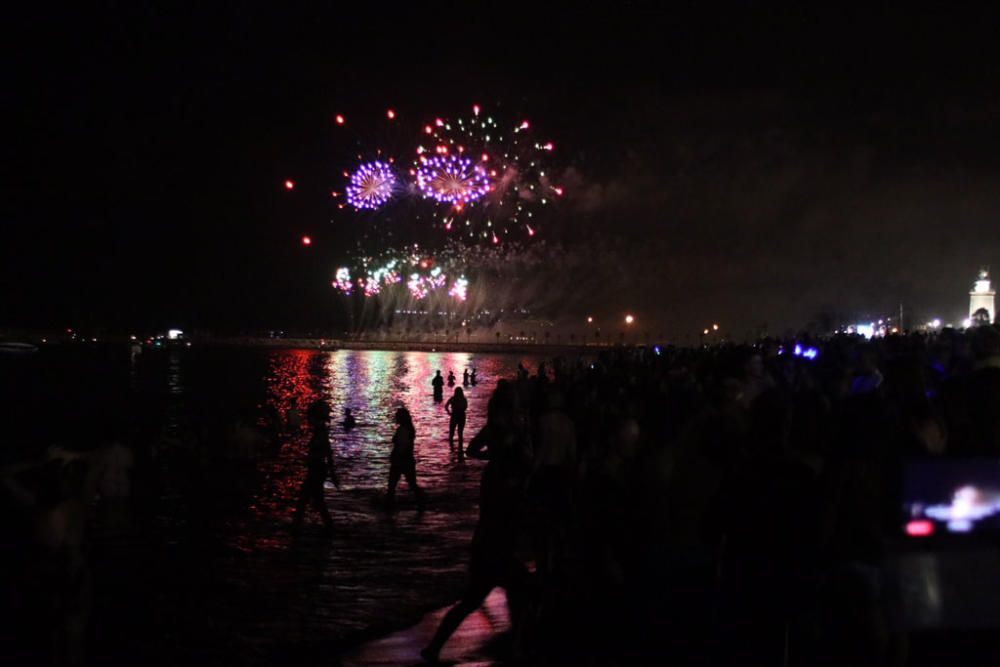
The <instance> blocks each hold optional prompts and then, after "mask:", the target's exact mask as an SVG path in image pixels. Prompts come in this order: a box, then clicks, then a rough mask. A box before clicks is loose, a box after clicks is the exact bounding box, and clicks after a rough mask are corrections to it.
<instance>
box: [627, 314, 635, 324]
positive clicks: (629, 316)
mask: <svg viewBox="0 0 1000 667" xmlns="http://www.w3.org/2000/svg"><path fill="white" fill-rule="evenodd" d="M633 322H635V318H634V317H632V316H631V315H626V316H625V324H632V323H633Z"/></svg>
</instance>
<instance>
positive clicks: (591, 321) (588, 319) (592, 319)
mask: <svg viewBox="0 0 1000 667" xmlns="http://www.w3.org/2000/svg"><path fill="white" fill-rule="evenodd" d="M593 323H594V318H593V317H589V316H588V317H587V324H593Z"/></svg>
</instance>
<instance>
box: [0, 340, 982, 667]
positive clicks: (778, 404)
mask: <svg viewBox="0 0 1000 667" xmlns="http://www.w3.org/2000/svg"><path fill="white" fill-rule="evenodd" d="M449 375H450V376H451V378H450V379H449V381H448V386H449V387H453V388H452V389H451V390H450V393H451V396H450V397H449V398H448V400H447V402H446V403H445V405H444V409H445V411H446V412H447V413H448V415H449V438H448V439H449V445H450V446H451V447H456V448H457V452H458V453H459V454H460V455H462V456H468V457H470V458H481V459H485V460H486V466H485V467H484V469H483V473H482V482H481V495H480V499H479V513H480V514H479V521H478V524H477V527H476V529H475V533H474V536H473V538H472V544H471V550H470V558H469V574H468V582H467V586H466V590H465V593H464V595H463V596H462V598H461V600H460V601H459V602H458V603H457V604H456V605H455V606H454V607H453V608H452V609H450V610H449V612H448V613H447V614H446V615H445V617H444V618H443V620H442V622H441V625H440V628H439V629H438V631H437V633H436V634H435V636H434V638H433V639H432V641H431V642H430V643H429V645H428V646H427V647H425V648H424V650H423V653H422V655H423V656H424V658H425V659H427V660H428V661H436V660H438V659H439V656H440V655H441V653H442V651H443V650H444V648H445V647H446V646H447V643H448V640H449V638H450V637H451V635H452V634H453V633H454V631H455V630H456V629H457V627H458V626H459V625H460V624H461V622H462V620H463V619H464V618H465V617H466V616H468V615H469V614H470V613H471V612H472V611H474V610H475V609H476V608H477V607H478V606H479V605H480V604H482V602H483V601H484V599H485V598H486V596H487V595H488V594H489V593H490V592H491V590H493V589H494V588H496V587H501V588H504V589H505V590H506V592H507V595H508V601H509V608H510V612H511V618H512V623H513V632H512V633H511V634H512V642H511V649H510V650H511V651H512V653H513V656H514V658H515V659H516V660H520V659H523V660H526V661H528V660H534V661H537V662H539V663H545V662H549V663H560V664H564V663H573V664H577V663H580V664H649V663H652V662H656V663H658V664H659V663H666V662H669V663H670V664H692V665H699V664H710V665H735V664H740V665H772V664H773V665H788V664H794V665H829V666H833V665H844V664H851V665H901V664H903V663H904V662H905V660H906V653H907V632H906V625H905V623H904V612H905V609H904V608H903V607H904V605H903V599H902V596H901V593H900V590H899V586H898V581H899V572H896V571H894V569H893V562H892V561H891V559H889V558H888V557H887V556H888V555H889V553H890V551H891V550H892V548H893V544H894V542H896V541H898V540H900V539H901V538H902V537H903V534H902V532H901V529H900V526H901V523H900V511H899V510H900V485H901V475H902V469H903V466H904V464H905V463H906V462H907V461H911V460H914V459H929V460H933V459H935V458H951V457H954V458H961V459H982V458H992V459H994V460H1000V330H998V329H997V328H996V327H995V326H990V325H985V326H979V327H977V328H975V329H971V330H968V331H953V330H947V329H946V330H944V331H941V332H938V333H936V334H934V335H921V334H910V335H898V336H889V337H887V338H883V339H876V340H872V341H867V340H865V339H863V338H860V337H854V336H850V337H848V336H842V337H836V338H833V339H828V340H822V341H820V340H808V339H803V340H798V341H778V340H764V341H760V342H758V343H757V344H754V345H716V346H710V347H701V348H688V349H685V348H673V347H664V348H660V347H644V348H629V347H618V348H605V349H604V350H602V351H600V352H598V353H596V354H592V355H585V356H582V357H579V358H572V359H566V358H557V359H554V360H552V361H551V362H550V363H548V364H545V363H543V364H540V365H539V367H538V368H536V369H533V370H529V369H528V368H526V367H524V366H519V368H518V372H517V375H516V376H515V377H512V378H505V379H501V380H500V381H499V382H498V383H497V386H496V389H495V391H494V392H493V394H492V397H491V398H490V400H489V403H488V407H487V415H486V424H485V426H484V427H483V428H482V429H481V430H480V431H479V432H477V433H472V434H470V435H471V438H469V439H468V442H466V437H465V432H464V428H465V423H466V413H467V411H468V407H469V405H468V401H467V399H466V397H465V396H464V392H463V388H462V387H461V386H455V385H457V384H458V382H457V380H456V379H455V378H454V374H453V373H449ZM463 380H464V382H463V384H465V385H466V386H470V385H474V384H476V381H477V380H476V374H475V371H474V370H473V371H472V372H471V373H470V372H466V373H465V374H464V377H463ZM445 383H446V380H445V378H444V377H442V376H441V375H440V372H439V373H438V374H437V376H436V377H435V378H434V380H433V384H432V391H433V398H434V400H437V401H443V400H444V396H443V388H444V385H445ZM415 400H419V399H415ZM424 400H428V399H424ZM302 407H303V408H304V409H303V410H302V411H301V412H300V408H299V406H298V405H297V404H294V403H293V405H292V407H291V408H290V409H289V410H288V413H287V415H286V417H285V420H286V421H287V422H288V424H287V426H288V427H289V428H290V429H292V430H294V431H298V430H299V429H300V428H301V429H302V430H303V431H304V432H308V435H309V445H308V448H307V452H308V453H307V456H306V460H305V468H306V474H305V476H304V482H303V483H302V486H301V490H300V494H299V497H298V503H297V506H296V509H295V515H294V517H295V522H296V525H298V523H299V522H300V521H301V520H302V519H303V517H304V516H305V512H306V510H307V508H309V507H310V506H311V508H312V509H313V510H315V511H316V512H318V514H319V516H320V518H321V519H322V521H323V523H324V526H325V527H326V528H327V530H332V529H333V522H332V520H331V517H330V513H329V510H328V508H327V507H326V502H327V501H326V499H325V498H324V490H323V489H324V485H325V482H326V480H327V479H331V481H333V483H334V484H335V485H336V484H338V480H337V477H336V469H335V465H334V459H333V457H332V456H331V452H330V441H331V436H330V431H329V429H330V427H331V416H330V408H329V406H328V405H327V404H325V403H323V402H318V403H316V404H313V405H309V406H302ZM393 417H394V421H395V425H396V429H395V432H394V435H393V437H392V442H391V445H390V444H388V443H387V449H391V451H390V454H389V462H390V471H389V479H388V500H389V507H390V509H391V508H392V506H393V504H392V501H393V499H394V497H395V491H396V486H397V484H398V482H399V480H400V479H401V478H405V479H406V480H407V487H408V489H407V490H408V491H410V492H411V493H412V494H413V495H414V497H415V499H416V505H417V509H418V511H421V510H423V508H424V504H425V497H424V492H423V489H422V488H421V487H420V486H419V484H418V477H419V460H418V459H417V457H416V456H415V452H416V451H417V448H416V446H415V445H416V444H417V442H418V430H417V427H416V426H415V425H414V423H413V418H412V416H411V415H410V413H409V411H408V410H407V409H406V408H405V407H400V408H399V409H397V410H396V412H395V414H394V415H393ZM244 423H245V424H250V425H253V424H254V423H255V420H254V418H253V417H252V416H248V417H246V418H245V419H242V420H238V422H237V425H239V424H244ZM340 425H341V426H342V427H343V429H344V430H345V431H350V430H352V429H355V428H362V427H366V426H370V425H368V424H359V423H358V422H357V421H356V419H355V418H354V416H353V415H352V414H351V411H350V410H345V412H344V417H343V421H342V422H340ZM247 428H250V427H247ZM251 430H252V429H251ZM250 435H252V436H253V437H250ZM250 435H245V434H244V435H241V433H239V432H235V433H233V434H230V436H231V437H229V439H230V440H233V441H234V442H244V441H247V442H253V443H257V444H254V445H253V446H252V447H250V448H251V449H253V450H254V451H255V452H256V451H258V450H260V449H261V445H260V442H265V441H266V440H267V438H263V439H262V437H263V436H262V435H261V434H260V433H256V432H254V433H252V434H250ZM456 440H457V442H456ZM258 441H260V442H258ZM265 449H266V447H265ZM138 463H139V462H138V461H136V460H135V459H134V454H133V452H132V450H130V449H129V448H127V447H123V446H121V445H120V444H112V445H110V446H107V447H103V448H101V449H94V450H93V451H83V452H77V451H69V450H65V449H60V448H56V449H50V451H49V452H47V455H46V458H45V459H44V460H42V461H33V462H29V463H26V464H24V465H11V466H6V467H5V468H3V469H2V471H0V472H2V475H0V482H2V484H0V490H2V491H3V496H2V497H3V500H4V507H5V508H8V509H12V508H13V509H12V511H13V510H14V509H16V510H18V513H16V514H11V515H10V516H17V517H20V516H27V515H26V514H23V513H21V512H20V510H21V509H22V508H25V507H28V508H33V510H32V511H33V512H34V514H32V515H31V516H36V517H37V521H35V522H34V523H32V524H31V525H30V526H29V525H27V524H25V526H24V532H25V533H26V534H27V533H28V532H30V533H31V534H32V535H33V536H34V537H33V538H32V539H36V541H37V542H38V544H39V545H40V546H39V548H38V550H37V552H38V553H41V554H43V555H44V557H43V558H38V559H36V561H37V563H35V564H34V565H33V566H32V567H31V568H28V567H27V565H26V566H25V568H26V569H30V570H31V571H36V570H37V571H38V572H40V575H39V576H40V577H43V578H44V582H43V583H39V584H38V586H37V588H39V589H40V590H41V589H44V590H46V591H50V592H51V594H50V595H47V596H43V597H41V598H39V599H41V600H44V604H45V605H49V606H50V607H51V609H50V608H49V607H46V608H45V609H44V610H40V609H37V608H35V607H38V606H39V605H38V604H35V606H34V607H32V608H31V609H30V610H29V611H31V613H32V614H40V613H42V612H44V613H49V614H51V615H54V616H53V618H55V617H58V618H59V619H61V620H60V621H59V623H58V624H56V630H55V631H54V632H55V634H54V635H53V639H52V644H51V645H52V650H53V656H52V660H53V662H57V663H73V662H78V661H79V660H80V655H81V652H82V645H83V641H84V639H83V637H84V627H85V617H86V609H87V605H88V604H89V603H88V602H87V600H88V599H89V595H90V589H91V581H90V575H89V573H88V569H87V568H86V567H85V558H84V555H83V550H82V546H81V545H82V544H83V537H82V535H83V533H82V531H83V526H84V524H85V519H84V517H85V516H86V513H87V511H88V505H89V503H90V499H92V498H93V497H95V494H98V493H99V494H100V496H101V497H102V498H107V499H116V498H127V497H129V495H130V494H131V491H130V479H131V476H132V475H131V472H130V471H131V470H132V469H133V467H137V465H138ZM147 467H148V466H147ZM25 553H28V552H25ZM30 553H35V552H30ZM6 555H7V557H8V560H16V561H18V562H20V560H24V558H26V557H22V556H20V555H18V554H17V553H15V552H14V551H10V553H7V554H6ZM15 590H17V588H16V586H15V585H14V584H12V588H10V589H9V591H8V592H12V591H15ZM39 604H40V603H39ZM56 635H58V636H56Z"/></svg>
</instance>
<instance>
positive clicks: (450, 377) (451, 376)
mask: <svg viewBox="0 0 1000 667" xmlns="http://www.w3.org/2000/svg"><path fill="white" fill-rule="evenodd" d="M448 386H449V387H454V386H455V373H454V372H452V371H448Z"/></svg>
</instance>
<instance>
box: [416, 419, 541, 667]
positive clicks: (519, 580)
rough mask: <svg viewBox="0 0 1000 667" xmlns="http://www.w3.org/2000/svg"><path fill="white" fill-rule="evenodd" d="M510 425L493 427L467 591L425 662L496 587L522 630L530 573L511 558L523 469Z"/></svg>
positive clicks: (446, 618) (443, 621) (435, 657)
mask: <svg viewBox="0 0 1000 667" xmlns="http://www.w3.org/2000/svg"><path fill="white" fill-rule="evenodd" d="M510 426H511V425H510V424H509V423H506V422H503V423H498V424H497V426H496V428H497V429H498V434H497V437H496V438H495V439H494V444H493V445H492V446H491V447H490V456H489V463H487V464H486V469H485V470H484V471H483V481H482V485H481V487H480V488H481V492H480V501H479V522H478V523H477V524H476V532H475V534H474V535H473V537H472V558H471V560H470V562H469V583H468V587H467V588H466V591H465V594H464V595H463V596H462V599H461V600H460V601H459V602H458V604H456V605H455V606H454V607H452V608H451V609H450V610H449V611H448V613H447V614H445V616H444V618H443V619H441V625H440V626H438V629H437V632H436V633H435V634H434V638H433V639H431V641H430V643H429V644H428V645H427V646H426V647H425V648H424V649H423V650H422V651H421V652H420V655H421V657H423V658H424V659H425V660H427V661H428V662H437V660H438V655H439V654H440V652H441V648H442V647H443V646H444V644H445V642H447V641H448V638H449V637H451V635H452V634H453V633H454V632H455V630H456V629H458V626H459V625H461V623H462V621H463V620H465V617H466V616H468V615H469V614H471V613H472V612H473V611H475V610H476V609H477V608H479V606H480V605H481V604H482V603H483V601H484V600H485V599H486V596H487V595H489V594H490V591H492V590H493V589H494V588H495V587H497V586H502V587H503V588H505V589H507V601H508V605H509V607H510V613H511V621H512V624H513V625H514V627H515V628H519V627H522V626H521V619H522V617H523V611H524V602H525V599H524V594H525V593H526V589H527V587H528V584H529V581H530V576H531V575H530V574H529V573H528V570H527V568H526V567H525V566H524V564H523V563H521V562H520V561H519V560H518V559H517V557H516V554H515V550H516V548H517V543H518V531H519V529H520V522H519V508H520V507H521V505H522V503H521V488H522V481H523V478H524V471H523V470H522V469H521V468H522V466H521V465H520V463H519V459H518V456H517V455H516V449H517V448H516V447H515V444H514V432H513V430H512V429H511V428H510Z"/></svg>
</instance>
